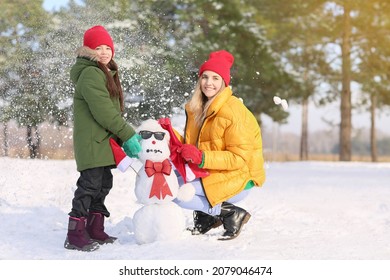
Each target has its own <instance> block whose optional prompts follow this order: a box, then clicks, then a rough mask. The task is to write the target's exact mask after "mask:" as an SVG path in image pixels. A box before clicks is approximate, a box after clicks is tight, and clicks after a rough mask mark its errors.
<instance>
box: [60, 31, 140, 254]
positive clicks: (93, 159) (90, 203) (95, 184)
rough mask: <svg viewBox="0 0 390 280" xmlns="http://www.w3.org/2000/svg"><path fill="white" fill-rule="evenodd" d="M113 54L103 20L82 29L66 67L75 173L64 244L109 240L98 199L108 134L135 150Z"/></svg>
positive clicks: (77, 246)
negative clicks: (71, 90) (74, 56)
mask: <svg viewBox="0 0 390 280" xmlns="http://www.w3.org/2000/svg"><path fill="white" fill-rule="evenodd" d="M113 57H114V44H113V40H112V38H111V36H110V34H109V33H108V32H107V31H106V29H105V28H104V27H103V26H94V27H92V28H90V29H88V30H87V31H86V32H85V33H84V44H83V46H82V47H81V48H79V49H78V51H77V59H76V63H75V64H74V65H73V66H72V69H71V71H70V78H71V80H72V82H73V84H74V86H75V91H74V97H73V115H74V131H73V146H74V156H75V160H76V165H77V171H79V172H80V177H79V179H78V180H77V189H76V191H75V193H74V197H73V200H72V209H71V211H70V213H69V225H68V233H67V237H66V240H65V244H64V247H65V248H66V249H72V250H81V251H93V250H96V249H97V248H98V247H99V244H105V243H112V242H114V241H115V239H116V238H115V237H112V236H109V235H108V234H107V233H105V232H104V217H109V216H110V212H109V211H108V209H107V208H106V206H105V203H104V201H105V198H106V196H107V195H108V193H109V192H110V190H111V188H112V184H113V178H112V173H111V169H112V168H115V160H114V156H113V153H112V150H111V147H110V143H109V139H110V138H113V139H114V140H115V141H117V142H118V143H123V148H124V150H125V152H126V153H127V155H128V156H130V157H135V156H136V155H137V154H138V152H139V151H140V150H141V146H140V144H139V142H138V140H139V135H138V134H136V133H135V131H134V129H133V128H132V127H131V126H130V125H129V124H128V123H126V121H125V120H124V119H123V117H122V112H123V108H124V101H123V100H124V98H123V92H122V87H121V84H120V81H119V75H118V66H117V64H116V63H115V62H114V60H113Z"/></svg>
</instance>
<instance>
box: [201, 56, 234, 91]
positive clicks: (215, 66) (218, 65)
mask: <svg viewBox="0 0 390 280" xmlns="http://www.w3.org/2000/svg"><path fill="white" fill-rule="evenodd" d="M233 62H234V57H233V55H232V54H231V53H230V52H228V51H225V50H219V51H215V52H212V53H210V56H209V59H208V60H207V61H206V62H205V63H203V64H202V66H201V67H200V69H199V77H200V76H201V75H202V73H203V72H204V71H206V70H209V71H213V72H215V73H217V74H219V75H220V76H221V77H222V79H223V80H224V81H225V85H226V86H228V85H229V83H230V68H231V67H232V65H233Z"/></svg>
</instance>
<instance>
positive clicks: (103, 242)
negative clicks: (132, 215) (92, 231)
mask: <svg viewBox="0 0 390 280" xmlns="http://www.w3.org/2000/svg"><path fill="white" fill-rule="evenodd" d="M117 239H118V238H116V237H112V236H110V237H109V238H107V239H106V240H99V239H93V238H92V240H93V241H96V242H97V243H99V244H100V245H104V244H112V243H114V242H115V241H116V240H117Z"/></svg>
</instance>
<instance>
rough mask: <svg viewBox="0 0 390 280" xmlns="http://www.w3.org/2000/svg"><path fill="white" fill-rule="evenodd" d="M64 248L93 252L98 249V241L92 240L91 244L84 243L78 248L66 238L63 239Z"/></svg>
mask: <svg viewBox="0 0 390 280" xmlns="http://www.w3.org/2000/svg"><path fill="white" fill-rule="evenodd" d="M64 248H65V249H68V250H77V251H82V252H93V251H96V250H97V249H99V243H98V242H92V243H91V244H88V245H85V246H84V247H82V248H80V247H77V246H76V245H73V244H70V243H69V241H68V239H66V240H65V243H64Z"/></svg>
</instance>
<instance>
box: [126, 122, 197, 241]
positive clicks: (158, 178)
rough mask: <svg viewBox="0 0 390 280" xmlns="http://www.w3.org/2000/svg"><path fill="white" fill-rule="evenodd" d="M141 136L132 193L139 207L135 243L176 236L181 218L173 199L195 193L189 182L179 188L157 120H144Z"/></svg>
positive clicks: (139, 130)
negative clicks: (139, 166) (139, 163)
mask: <svg viewBox="0 0 390 280" xmlns="http://www.w3.org/2000/svg"><path fill="white" fill-rule="evenodd" d="M137 133H139V135H140V136H141V138H142V139H141V140H140V144H141V147H142V150H141V152H140V153H139V154H138V157H139V160H140V162H141V163H142V164H143V167H142V168H140V169H139V171H138V174H137V177H136V181H135V195H136V198H137V200H138V202H139V203H141V204H143V206H142V207H141V208H140V209H138V210H137V211H136V212H135V214H134V217H133V225H134V236H135V240H136V242H137V243H138V244H145V243H151V242H155V241H161V240H174V239H178V238H180V236H181V235H182V233H183V232H184V231H185V217H184V214H183V211H182V209H181V208H180V207H179V206H178V205H177V204H176V203H174V202H173V200H174V199H178V200H183V201H188V200H191V199H192V197H193V196H194V194H195V189H194V187H193V186H192V184H191V183H186V184H184V185H182V186H180V187H179V183H178V179H177V176H176V174H175V172H174V169H175V168H174V166H173V165H172V163H171V161H170V149H169V141H170V135H169V133H168V131H166V130H165V129H163V128H162V127H161V125H160V124H159V123H158V121H156V120H153V119H148V120H146V121H144V122H142V123H141V125H140V126H139V127H138V128H137Z"/></svg>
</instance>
